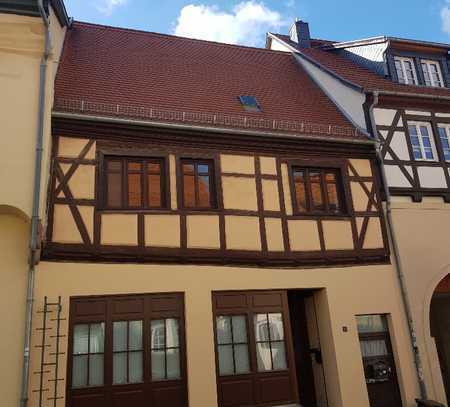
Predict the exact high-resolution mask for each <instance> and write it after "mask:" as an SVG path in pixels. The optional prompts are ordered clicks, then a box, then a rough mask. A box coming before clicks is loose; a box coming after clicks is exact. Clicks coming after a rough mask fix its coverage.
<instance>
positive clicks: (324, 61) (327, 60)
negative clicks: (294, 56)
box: [273, 34, 450, 97]
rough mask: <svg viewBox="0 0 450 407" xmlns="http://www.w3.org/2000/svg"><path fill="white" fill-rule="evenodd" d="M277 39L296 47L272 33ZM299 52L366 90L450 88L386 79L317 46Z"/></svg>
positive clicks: (442, 91) (447, 92)
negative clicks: (409, 83)
mask: <svg viewBox="0 0 450 407" xmlns="http://www.w3.org/2000/svg"><path fill="white" fill-rule="evenodd" d="M273 35H274V36H276V37H278V38H279V39H281V40H283V41H284V42H286V43H287V44H288V45H290V46H292V47H293V48H296V49H297V45H298V44H297V43H295V42H293V41H291V40H290V38H289V36H286V35H281V34H273ZM298 51H299V52H301V53H302V54H304V55H306V56H307V57H309V58H312V59H313V60H315V61H316V62H318V63H319V64H320V65H322V66H324V67H325V68H327V69H329V70H331V71H333V72H334V73H336V74H337V75H338V76H340V77H341V78H343V79H345V80H347V81H350V82H352V83H354V84H355V85H358V86H360V87H362V88H364V89H365V90H367V91H375V90H378V91H388V92H403V93H411V94H421V95H440V96H449V97H450V89H447V88H431V87H426V86H413V85H402V84H400V83H396V82H392V81H390V80H388V79H385V78H383V77H381V76H380V75H377V74H376V73H374V72H372V71H370V70H368V69H367V68H364V67H362V66H360V65H357V64H356V63H354V62H353V61H351V60H350V59H347V58H345V57H342V56H340V55H337V54H336V53H335V52H333V51H323V50H321V49H317V48H300V49H298Z"/></svg>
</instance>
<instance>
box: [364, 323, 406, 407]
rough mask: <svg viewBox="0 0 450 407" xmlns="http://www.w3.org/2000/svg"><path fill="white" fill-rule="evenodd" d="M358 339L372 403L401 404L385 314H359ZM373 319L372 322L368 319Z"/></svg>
mask: <svg viewBox="0 0 450 407" xmlns="http://www.w3.org/2000/svg"><path fill="white" fill-rule="evenodd" d="M358 318H360V321H361V322H360V321H358V330H359V341H360V346H361V354H362V359H363V365H364V374H365V378H366V384H367V391H368V394H369V400H370V406H371V407H399V406H401V405H402V401H401V396H400V389H399V387H398V381H397V373H396V370H395V361H394V356H393V353H392V346H391V341H390V338H389V331H388V328H387V323H386V319H385V316H384V315H366V316H361V317H358ZM368 319H369V320H371V321H372V322H367V321H368Z"/></svg>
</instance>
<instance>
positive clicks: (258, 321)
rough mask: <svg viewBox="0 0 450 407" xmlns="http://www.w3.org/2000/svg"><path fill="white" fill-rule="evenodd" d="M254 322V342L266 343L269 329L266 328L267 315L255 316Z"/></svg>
mask: <svg viewBox="0 0 450 407" xmlns="http://www.w3.org/2000/svg"><path fill="white" fill-rule="evenodd" d="M254 321H255V336H256V341H257V342H260V341H268V340H269V327H268V326H267V314H256V315H255V317H254Z"/></svg>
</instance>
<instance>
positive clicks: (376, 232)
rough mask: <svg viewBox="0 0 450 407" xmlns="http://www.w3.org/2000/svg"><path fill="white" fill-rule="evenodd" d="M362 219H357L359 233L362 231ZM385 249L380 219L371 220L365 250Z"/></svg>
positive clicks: (364, 244)
mask: <svg viewBox="0 0 450 407" xmlns="http://www.w3.org/2000/svg"><path fill="white" fill-rule="evenodd" d="M361 224H362V218H358V219H357V225H358V232H360V231H361ZM382 247H383V236H382V234H381V224H380V219H379V218H369V223H368V225H367V231H366V237H365V239H364V243H363V249H380V248H382Z"/></svg>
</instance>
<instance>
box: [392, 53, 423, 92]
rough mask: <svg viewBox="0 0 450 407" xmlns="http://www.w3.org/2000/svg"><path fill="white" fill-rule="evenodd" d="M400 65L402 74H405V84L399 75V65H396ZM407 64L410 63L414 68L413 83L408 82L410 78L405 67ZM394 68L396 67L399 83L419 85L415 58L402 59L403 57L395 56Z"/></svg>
mask: <svg viewBox="0 0 450 407" xmlns="http://www.w3.org/2000/svg"><path fill="white" fill-rule="evenodd" d="M397 62H398V63H400V66H401V69H402V74H403V78H404V80H405V81H404V82H400V76H399V75H398V69H397V64H396V63H397ZM405 62H409V63H411V66H412V72H413V82H412V83H410V82H408V76H407V75H406V67H405ZM394 66H395V70H396V74H397V80H398V83H401V84H404V85H416V86H417V85H419V80H418V78H417V67H416V64H415V62H414V58H409V57H402V56H397V55H396V56H394Z"/></svg>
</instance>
